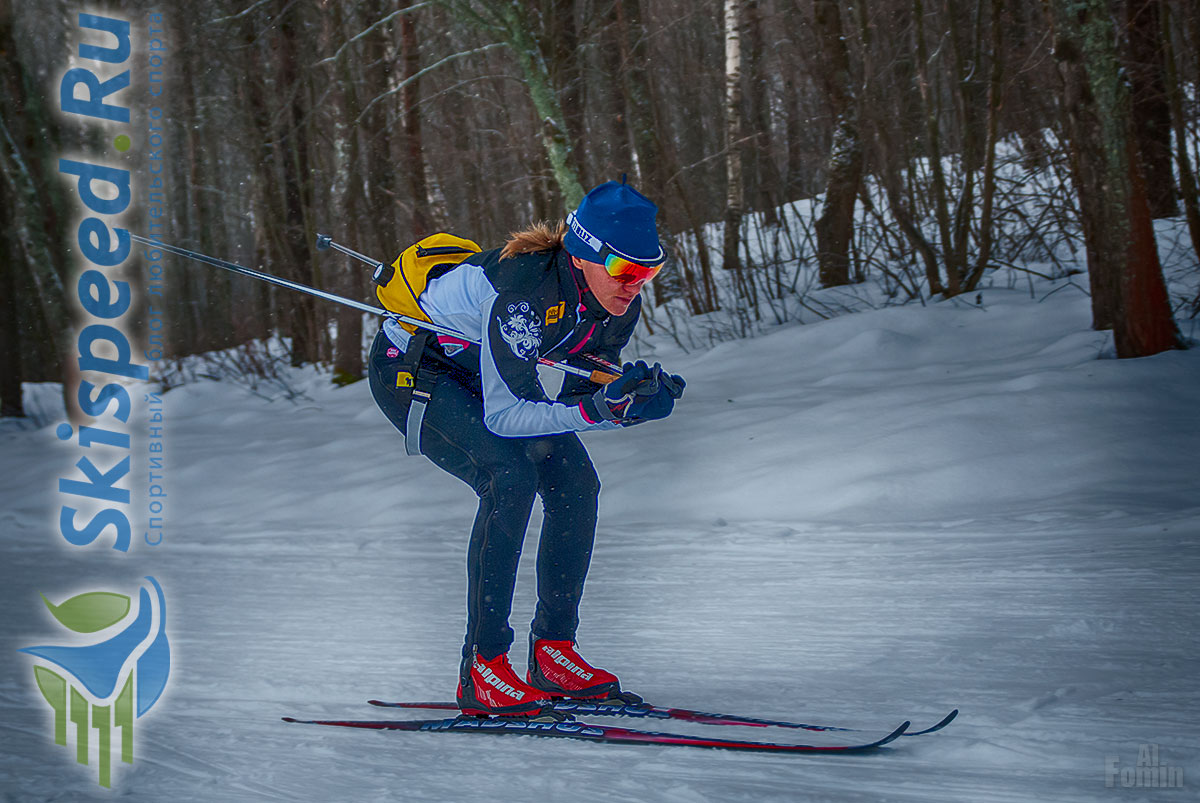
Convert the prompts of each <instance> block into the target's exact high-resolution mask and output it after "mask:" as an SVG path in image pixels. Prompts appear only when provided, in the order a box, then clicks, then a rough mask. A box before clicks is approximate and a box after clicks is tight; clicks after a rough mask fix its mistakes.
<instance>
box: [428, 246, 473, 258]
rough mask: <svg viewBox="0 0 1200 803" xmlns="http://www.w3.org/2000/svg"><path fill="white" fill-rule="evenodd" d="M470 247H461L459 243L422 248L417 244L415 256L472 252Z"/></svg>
mask: <svg viewBox="0 0 1200 803" xmlns="http://www.w3.org/2000/svg"><path fill="white" fill-rule="evenodd" d="M474 253H475V252H474V251H472V250H471V249H470V248H463V247H462V246H461V245H439V246H438V247H436V248H424V247H422V246H419V245H418V246H417V256H419V257H432V256H442V255H444V254H474Z"/></svg>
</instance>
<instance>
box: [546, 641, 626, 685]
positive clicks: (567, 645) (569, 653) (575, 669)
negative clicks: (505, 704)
mask: <svg viewBox="0 0 1200 803" xmlns="http://www.w3.org/2000/svg"><path fill="white" fill-rule="evenodd" d="M530 641H531V642H532V643H531V645H530V649H529V673H528V677H529V685H530V686H533V687H535V688H537V689H541V690H542V691H543V692H549V694H550V696H552V697H569V698H571V699H574V700H603V699H606V698H608V697H610V696H613V695H616V694H619V693H620V691H621V682H620V681H619V680H617V676H616V675H614V674H612V673H611V672H605V671H604V670H603V669H597V668H596V667H594V666H592V665H591V664H589V663H588V662H587V661H585V660H583V657H582V656H580V655H579V653H578V652H576V651H575V642H573V641H552V640H550V639H536V640H535V639H532V638H531V639H530Z"/></svg>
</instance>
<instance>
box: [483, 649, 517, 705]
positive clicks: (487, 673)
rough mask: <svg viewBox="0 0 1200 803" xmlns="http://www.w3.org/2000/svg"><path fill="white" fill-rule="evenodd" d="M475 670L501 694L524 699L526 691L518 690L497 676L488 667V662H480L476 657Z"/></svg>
mask: <svg viewBox="0 0 1200 803" xmlns="http://www.w3.org/2000/svg"><path fill="white" fill-rule="evenodd" d="M475 671H476V672H478V673H479V674H480V676H481V677H482V678H483V682H484V683H486V684H487V685H489V686H491V687H492V688H493V689H495V690H496V691H498V692H500V693H501V694H507V695H508V696H509V697H512V698H513V699H515V700H524V699H525V692H523V691H517V690H516V689H514V688H513V687H512V686H510V685H509V684H507V683H505V682H504V681H503V680H501V679H500V678H498V677H496V673H495V672H493V671H492V670H491V669H488V667H487V665H486V664H483V663H480V661H479V659H475Z"/></svg>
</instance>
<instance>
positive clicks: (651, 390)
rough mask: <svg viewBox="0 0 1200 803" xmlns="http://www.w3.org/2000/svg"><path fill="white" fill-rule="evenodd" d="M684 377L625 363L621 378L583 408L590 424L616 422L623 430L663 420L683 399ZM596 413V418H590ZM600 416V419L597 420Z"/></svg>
mask: <svg viewBox="0 0 1200 803" xmlns="http://www.w3.org/2000/svg"><path fill="white" fill-rule="evenodd" d="M685 384H686V383H685V382H684V381H683V377H681V376H679V375H678V374H668V373H666V372H664V371H663V369H662V366H661V365H660V364H658V363H655V364H654V365H653V367H651V366H649V365H647V364H646V363H645V362H644V361H643V360H638V361H637V362H636V363H625V365H624V367H623V368H622V369H621V377H620V378H619V379H616V380H614V381H613V382H611V383H609V384H607V385H605V386H604V387H603V388H601V389H600V390H598V391H596V393H595V394H594V395H592V396H591V397H590V398H588V399H584V401H583V403H582V408H583V411H584V413H585V414H587V416H588V418H589V419H591V420H593V421H598V420H601V419H603V420H606V421H616V422H618V423H620V424H624V425H626V426H628V425H631V424H640V423H641V422H643V421H652V420H656V419H660V418H666V417H667V416H669V415H670V414H671V411H672V410H673V409H674V407H675V400H676V399H678V398H679V397H680V396H682V395H683V388H684V386H685ZM593 411H595V413H596V415H592V413H593ZM596 416H599V417H596Z"/></svg>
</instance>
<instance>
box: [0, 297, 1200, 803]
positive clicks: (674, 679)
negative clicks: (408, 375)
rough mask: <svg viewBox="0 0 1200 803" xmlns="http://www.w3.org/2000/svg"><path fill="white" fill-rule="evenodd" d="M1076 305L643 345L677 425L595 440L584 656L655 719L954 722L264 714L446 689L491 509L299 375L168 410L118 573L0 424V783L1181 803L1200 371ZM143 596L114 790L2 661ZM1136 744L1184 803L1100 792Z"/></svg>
mask: <svg viewBox="0 0 1200 803" xmlns="http://www.w3.org/2000/svg"><path fill="white" fill-rule="evenodd" d="M1060 286H1062V282H1059V283H1058V284H1050V283H1042V284H1039V285H1038V286H1037V292H1036V296H1037V298H1035V299H1031V298H1030V295H1029V293H1028V292H1026V291H1024V290H1023V289H1021V290H1011V289H1004V288H992V289H988V290H985V291H984V293H983V304H982V305H980V306H971V305H969V304H967V303H964V302H961V301H955V302H943V303H939V304H931V305H929V306H926V307H922V306H918V305H909V306H905V307H891V308H884V309H879V310H875V311H868V312H864V313H861V314H856V315H850V316H845V317H841V318H837V319H834V320H830V321H825V322H821V323H816V324H811V325H791V326H787V327H783V328H779V329H777V330H776V331H774V332H772V333H770V334H768V335H766V336H763V337H759V338H755V339H752V340H746V341H739V342H732V343H727V344H724V345H721V346H718V347H716V348H714V349H712V350H710V351H707V352H704V353H692V354H683V353H681V352H679V351H676V350H672V349H671V348H669V347H666V346H663V345H661V344H659V347H658V349H657V352H656V353H655V354H654V355H653V356H654V358H655V359H660V360H662V361H663V362H664V364H666V365H668V367H669V368H670V369H671V370H673V371H678V372H680V373H682V374H684V375H685V376H686V377H687V379H688V389H687V393H686V395H685V397H684V398H683V400H682V401H681V402H680V404H679V406H678V408H677V412H676V414H675V415H674V416H672V417H671V418H670V419H668V420H666V421H663V422H657V423H651V424H647V425H645V426H640V427H636V428H632V429H630V430H625V431H620V432H614V433H596V434H593V435H589V436H586V438H585V440H586V442H587V445H588V447H589V449H590V451H591V453H592V455H593V458H594V460H595V462H596V464H597V467H598V469H599V472H600V476H601V479H602V482H603V484H604V490H603V493H602V499H601V518H600V528H599V534H598V539H597V547H596V551H595V555H594V558H593V564H592V572H591V576H590V579H589V583H588V587H587V593H586V596H585V599H584V605H583V625H582V628H581V630H580V639H581V642H582V645H583V649H584V653H585V654H586V655H587V656H589V657H591V658H593V659H594V660H595V661H596V662H597V663H601V664H603V665H605V666H607V667H610V668H612V669H614V670H615V671H617V672H619V673H620V675H621V677H622V679H623V681H624V683H625V685H626V686H627V687H628V688H631V689H634V690H637V691H639V692H641V693H642V694H644V695H645V696H646V697H647V698H649V699H650V700H652V701H654V702H657V703H659V704H662V705H679V706H686V707H691V708H699V709H701V710H716V711H733V712H739V713H745V714H750V715H759V716H765V717H780V718H797V719H803V720H805V721H816V722H831V723H834V724H845V725H850V726H862V727H867V728H890V727H892V726H894V725H895V724H898V723H899V722H900V721H901V720H904V719H908V718H911V719H912V720H913V721H914V724H915V726H916V727H924V726H926V725H928V724H931V723H932V722H933V721H935V720H936V719H937V718H939V717H941V716H942V715H943V714H945V713H946V711H948V710H949V709H950V708H952V707H959V708H961V709H962V714H961V715H960V717H959V719H958V721H957V722H955V723H954V724H953V725H951V726H950V727H949V728H948V729H947V730H946V731H944V732H942V733H940V734H936V735H931V736H925V737H919V738H914V739H901V740H899V741H898V742H896V743H894V744H893V745H891V746H889V747H888V748H885V749H884V750H881V751H879V752H876V753H872V754H868V755H857V756H832V757H831V756H808V757H797V756H760V755H747V754H737V753H727V752H721V751H700V750H689V749H686V748H677V747H645V746H628V747H626V746H615V745H594V744H586V743H578V742H569V741H565V740H540V739H536V738H533V737H504V738H500V737H496V738H485V737H476V736H470V735H459V734H444V735H441V734H439V735H426V734H405V733H390V734H389V733H372V732H364V731H349V730H348V731H341V730H335V729H322V728H314V727H305V726H300V725H289V724H286V723H283V722H281V721H280V717H281V716H284V715H294V716H298V717H311V718H323V717H330V718H387V717H389V716H394V717H396V718H403V717H404V716H405V714H403V713H396V714H391V713H390V712H387V711H384V710H381V709H373V708H371V707H369V706H367V705H365V701H366V699H367V698H369V697H384V698H390V699H447V698H449V697H450V696H451V695H452V694H453V690H454V683H455V675H456V670H457V666H458V651H459V645H460V642H461V634H462V628H463V625H464V611H463V609H464V605H463V600H464V596H465V585H466V583H465V572H464V555H465V548H466V539H467V533H468V531H469V528H470V522H471V519H472V516H473V514H474V509H475V500H474V496H473V494H472V493H471V492H470V491H469V490H468V489H467V488H466V487H465V486H463V485H461V484H460V483H459V482H458V481H457V480H454V479H453V478H451V477H449V476H447V475H445V474H443V473H441V472H439V471H437V470H436V469H434V468H433V467H432V466H431V465H430V464H429V463H428V462H427V461H425V460H424V459H422V458H410V457H405V456H404V454H403V447H402V441H401V439H400V437H399V436H398V435H397V434H396V433H395V432H394V431H393V430H392V428H391V425H390V424H389V423H388V422H387V421H386V420H385V419H384V418H383V416H382V415H381V414H380V413H379V412H378V411H377V410H376V409H375V407H374V405H373V403H372V402H371V399H370V395H369V391H368V389H367V387H366V383H365V382H362V383H358V384H355V385H352V386H350V387H347V388H343V389H335V388H333V387H332V386H330V385H329V384H328V376H327V375H324V374H319V373H317V372H315V371H308V372H301V373H298V374H296V376H295V381H296V382H298V383H300V384H301V385H302V386H303V389H304V390H305V392H306V394H307V396H308V399H307V400H302V401H300V402H298V403H291V402H286V401H276V402H270V401H267V400H265V399H263V398H259V397H256V396H253V395H251V394H250V393H249V392H247V391H246V390H244V389H242V388H239V387H237V386H235V385H231V384H228V383H220V382H202V383H199V384H193V385H188V386H185V387H182V388H179V389H176V390H174V391H172V392H170V393H168V394H167V395H166V396H164V405H165V410H166V423H165V426H166V430H165V441H166V444H167V449H166V457H167V466H168V470H167V484H168V489H169V494H170V495H169V499H168V506H167V511H166V515H167V525H166V534H167V538H166V541H165V543H164V544H163V545H161V546H159V547H156V548H150V547H147V546H145V545H144V544H137V545H135V547H134V549H133V551H132V552H131V554H129V555H120V554H117V553H115V552H113V551H112V550H110V549H107V548H104V547H102V546H100V544H99V543H98V544H97V545H96V546H94V547H91V548H84V549H80V548H72V547H69V546H67V545H66V544H65V543H64V542H63V541H62V539H61V537H60V536H58V534H57V523H56V517H57V511H58V506H59V505H60V504H61V500H60V499H59V497H58V495H57V493H56V491H55V488H56V478H57V477H59V476H67V473H68V472H69V471H72V469H71V463H73V462H74V461H75V460H76V459H77V458H78V457H79V449H78V447H77V446H72V445H69V444H62V443H60V442H59V441H58V440H57V439H56V438H55V435H54V426H53V425H49V426H44V427H42V428H40V429H36V430H33V431H28V430H25V431H23V430H19V429H16V428H7V429H4V430H0V444H3V446H2V451H0V472H2V475H3V481H2V483H0V503H2V508H0V511H2V512H0V525H2V527H3V540H2V541H0V556H2V557H0V560H2V566H3V568H2V572H3V595H2V596H0V600H3V603H4V606H5V610H6V612H7V615H6V616H4V617H3V618H2V620H0V633H2V635H0V642H2V643H3V645H4V646H3V649H2V650H0V654H3V655H5V656H7V657H6V659H5V660H3V661H0V762H2V763H0V793H2V795H3V799H4V800H13V801H26V800H83V799H108V798H111V797H120V798H121V799H125V800H138V801H141V800H146V801H163V800H172V801H177V802H178V803H183V801H243V800H244V801H259V800H314V801H341V800H354V801H376V800H380V801H381V800H437V801H459V800H471V799H487V800H494V801H506V800H512V801H517V800H520V801H530V800H547V801H558V800H568V799H577V796H579V795H586V799H591V800H598V801H610V800H612V801H670V802H671V803H692V802H693V801H739V800H746V801H751V800H752V801H758V800H837V801H878V800H895V801H900V800H903V801H938V800H948V801H949V800H954V801H958V800H978V801H1016V800H1030V801H1047V800H1056V801H1094V800H1109V799H1112V800H1122V801H1127V800H1151V799H1155V800H1157V799H1170V800H1174V799H1195V792H1194V790H1195V788H1196V787H1197V785H1200V760H1198V756H1200V729H1198V728H1197V725H1196V713H1197V711H1198V710H1200V705H1198V703H1200V691H1198V690H1197V683H1196V680H1197V677H1198V676H1200V672H1198V670H1200V657H1198V656H1200V637H1198V633H1197V613H1198V608H1197V603H1198V601H1200V546H1198V542H1197V536H1198V535H1200V482H1198V481H1197V460H1198V455H1200V426H1198V425H1197V400H1198V399H1200V370H1198V369H1200V351H1197V350H1192V351H1188V352H1170V353H1166V354H1162V355H1159V356H1156V357H1153V358H1149V359H1144V360H1137V361H1116V360H1111V359H1098V357H1100V356H1101V355H1102V354H1105V353H1107V351H1108V350H1109V349H1110V348H1111V346H1110V342H1109V339H1108V337H1107V336H1106V335H1104V334H1100V333H1096V332H1093V331H1091V330H1090V329H1089V324H1090V312H1089V302H1088V300H1087V298H1086V297H1085V296H1084V295H1083V294H1082V293H1081V292H1078V291H1077V290H1076V289H1074V288H1066V289H1065V290H1063V291H1062V292H1055V293H1053V294H1050V291H1051V290H1052V289H1053V288H1055V287H1060ZM972 300H973V299H972ZM44 396H45V394H44V393H42V394H41V395H40V396H39V398H44ZM144 470H145V463H144V460H143V461H142V463H141V464H140V465H139V467H138V472H137V473H136V474H135V476H139V477H140V476H143V474H144ZM143 486H144V483H143V482H141V481H140V480H137V481H134V482H133V483H132V487H133V488H134V490H135V496H140V497H141V501H142V503H144V495H145V488H144V487H143ZM537 524H538V521H537V515H536V514H535V521H534V523H533V525H532V526H531V530H530V535H529V538H528V541H527V544H526V550H525V560H524V561H523V564H522V570H521V574H520V577H519V579H518V589H517V597H516V604H515V612H514V616H513V623H514V626H515V627H516V628H517V630H518V644H521V643H522V640H523V638H524V635H525V634H524V630H523V627H524V623H526V622H528V621H529V619H530V617H531V616H532V611H533V604H534V577H533V572H532V569H533V566H532V558H533V555H534V553H535V548H534V547H535V542H536V538H537ZM104 542H105V543H107V542H108V539H104ZM142 574H153V575H154V576H156V577H157V578H159V579H160V580H161V582H162V584H163V587H164V589H165V591H166V594H167V616H168V622H169V635H170V637H171V647H172V654H173V660H174V664H173V668H172V675H171V679H170V683H169V685H168V687H167V690H166V693H165V694H164V696H163V698H162V700H160V702H159V704H158V706H157V707H156V708H155V709H154V710H152V711H151V712H150V713H149V714H148V715H147V716H146V717H145V718H144V719H142V720H139V722H138V725H137V728H138V730H137V745H136V752H135V762H134V764H133V765H132V766H131V767H129V766H125V765H120V764H119V763H118V764H117V765H116V767H115V769H114V789H113V791H112V792H106V791H105V790H102V789H100V788H99V787H98V786H97V785H96V776H95V766H94V763H93V766H90V767H84V766H81V765H78V764H76V763H75V762H74V759H73V753H74V742H73V741H72V742H71V743H70V746H68V747H59V746H56V745H54V744H53V740H52V737H51V731H50V722H51V719H50V712H49V708H48V706H47V705H46V704H45V703H44V701H43V700H42V699H41V697H40V696H39V694H38V692H37V690H36V689H35V688H34V687H33V683H32V669H31V666H32V660H31V659H30V658H29V657H28V656H26V655H20V654H18V653H16V652H15V650H16V649H17V648H19V647H23V646H29V645H31V644H35V643H43V641H44V639H46V638H47V634H49V633H52V632H54V631H53V627H54V623H53V622H52V620H51V619H50V617H49V615H48V614H46V612H45V610H44V609H42V608H41V602H40V600H39V596H38V595H39V594H40V593H45V594H47V596H48V597H50V598H51V599H55V600H58V599H62V598H65V597H67V596H68V595H70V594H71V593H75V592H77V591H80V590H85V589H86V590H91V589H93V588H94V587H95V586H96V584H97V583H98V582H100V583H104V584H107V585H108V586H110V587H111V590H114V591H120V592H124V593H128V592H129V591H130V589H132V588H134V587H136V585H137V583H138V580H139V578H140V577H141V575H142ZM514 659H515V663H516V664H517V666H518V667H520V666H522V665H523V660H524V656H523V653H522V651H521V650H520V649H518V650H517V651H516V652H515V653H514ZM411 716H414V717H416V716H421V715H420V714H412V715H411ZM613 724H618V723H616V722H614V723H613ZM619 724H628V723H619ZM655 727H656V728H665V727H668V726H666V725H661V726H660V725H655ZM709 730H710V731H712V730H715V728H710V729H709ZM718 733H719V734H721V735H725V736H738V737H742V738H764V737H766V736H768V734H766V733H764V731H762V730H761V729H749V728H747V729H742V728H728V729H720V730H719V731H718ZM769 736H770V737H771V738H777V739H780V740H784V739H798V738H803V737H804V736H809V737H810V738H812V735H811V734H803V733H801V734H793V733H788V732H785V733H780V734H769ZM1144 744H1157V745H1159V746H1160V750H1161V752H1160V756H1161V760H1162V763H1163V764H1168V765H1171V766H1176V767H1182V768H1183V771H1184V777H1185V789H1182V790H1153V789H1122V788H1120V785H1119V781H1118V785H1117V788H1106V786H1105V761H1106V759H1107V758H1108V757H1112V756H1116V757H1119V760H1120V762H1121V766H1122V767H1130V766H1133V764H1134V763H1135V762H1136V760H1137V757H1138V751H1139V748H1140V746H1141V745H1144Z"/></svg>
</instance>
